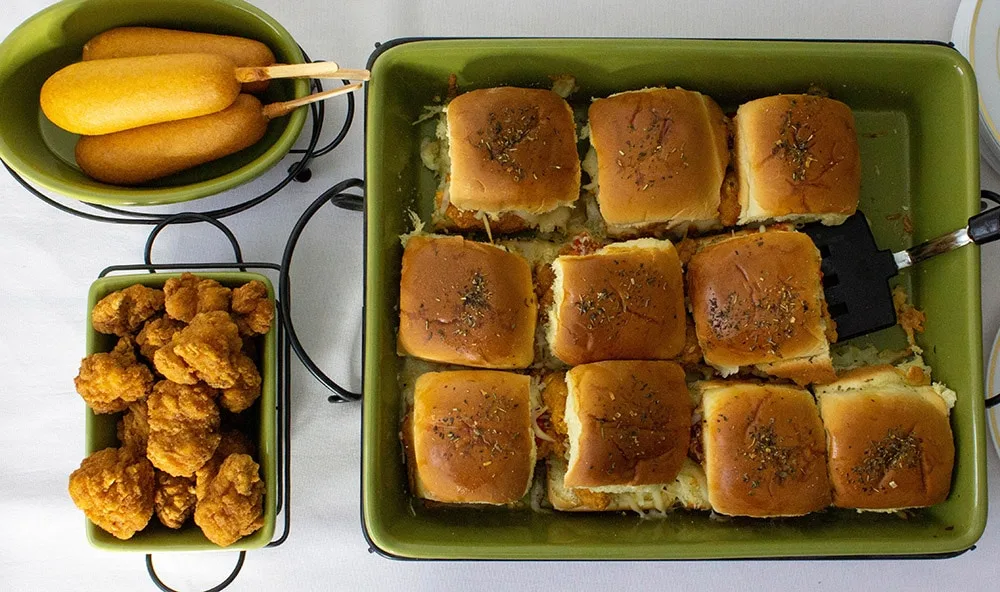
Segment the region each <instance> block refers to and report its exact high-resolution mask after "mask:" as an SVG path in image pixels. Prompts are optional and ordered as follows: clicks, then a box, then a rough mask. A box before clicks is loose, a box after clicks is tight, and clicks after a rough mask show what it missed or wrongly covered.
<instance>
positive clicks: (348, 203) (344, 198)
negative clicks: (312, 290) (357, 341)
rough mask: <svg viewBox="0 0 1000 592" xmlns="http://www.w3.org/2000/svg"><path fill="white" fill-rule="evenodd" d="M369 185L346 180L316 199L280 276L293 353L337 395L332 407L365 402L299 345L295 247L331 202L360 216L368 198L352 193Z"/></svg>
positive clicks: (291, 239) (291, 240) (300, 223)
mask: <svg viewBox="0 0 1000 592" xmlns="http://www.w3.org/2000/svg"><path fill="white" fill-rule="evenodd" d="M364 185H365V182H364V181H363V180H362V179H346V180H344V181H341V182H340V183H337V184H336V185H334V186H333V187H331V188H329V189H327V190H326V191H324V192H323V194H322V195H320V196H319V197H317V198H316V200H315V201H313V202H312V203H311V204H310V205H309V207H308V208H306V211H305V212H303V213H302V215H301V216H300V217H299V219H298V221H297V222H296V223H295V226H294V227H293V228H292V233H291V234H290V235H289V237H288V242H287V243H285V252H284V253H283V254H282V256H281V271H280V273H279V276H278V300H279V302H280V304H279V305H280V306H281V309H282V310H281V316H282V318H283V322H284V323H285V331H286V332H287V334H288V340H289V342H290V343H291V344H292V349H293V350H294V351H295V355H297V356H298V358H299V360H300V361H301V362H302V365H303V366H305V367H306V369H307V370H309V373H310V374H312V375H313V377H314V378H316V380H318V381H319V382H320V383H321V384H322V385H323V386H325V387H326V388H328V389H330V390H331V391H332V392H333V393H334V394H332V395H330V402H331V403H343V402H349V401H357V400H360V399H361V393H355V392H353V391H351V390H349V389H346V388H344V387H342V386H340V385H339V384H337V383H336V382H334V381H333V380H331V379H330V377H328V376H327V375H326V374H325V373H324V372H323V371H322V370H320V369H319V366H317V365H316V363H315V362H313V359H312V358H311V357H310V356H309V354H308V353H306V351H305V348H303V347H302V342H300V341H299V336H298V334H297V333H296V332H295V327H294V324H293V323H292V315H291V301H292V298H291V286H290V271H291V266H292V255H293V254H294V252H295V245H296V244H297V243H298V241H299V236H301V235H302V231H303V230H304V229H305V227H306V225H307V224H308V223H309V220H311V219H312V217H313V216H314V215H315V214H316V212H317V211H319V209H320V208H321V207H323V206H324V205H326V203H327V202H329V203H331V204H333V205H335V206H337V207H338V208H342V209H345V210H350V211H353V212H360V211H362V210H363V209H364V197H363V196H361V195H357V194H355V193H350V192H349V190H351V189H361V190H362V191H364Z"/></svg>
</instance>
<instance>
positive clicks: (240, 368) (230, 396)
mask: <svg viewBox="0 0 1000 592" xmlns="http://www.w3.org/2000/svg"><path fill="white" fill-rule="evenodd" d="M234 360H235V362H234V364H233V365H234V366H235V367H236V370H237V372H238V373H239V378H237V379H236V384H234V385H233V386H232V387H231V388H227V389H223V390H222V393H221V394H220V396H219V404H220V405H222V406H223V407H225V408H226V409H228V410H230V411H232V412H233V413H239V412H241V411H243V410H245V409H249V408H250V406H251V405H253V403H254V401H256V400H257V398H258V397H260V383H261V379H260V372H258V371H257V365H256V364H254V363H253V360H251V359H250V358H248V357H247V356H245V355H243V354H242V353H241V354H237V355H236V356H235V358H234Z"/></svg>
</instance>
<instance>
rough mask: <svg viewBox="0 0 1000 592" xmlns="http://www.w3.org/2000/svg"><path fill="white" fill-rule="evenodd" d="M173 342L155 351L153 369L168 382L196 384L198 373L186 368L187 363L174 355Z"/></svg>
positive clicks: (189, 367)
mask: <svg viewBox="0 0 1000 592" xmlns="http://www.w3.org/2000/svg"><path fill="white" fill-rule="evenodd" d="M172 343H173V342H171V343H169V344H167V345H165V346H163V347H161V348H160V349H158V350H156V353H155V354H154V355H153V367H154V368H156V371H157V372H159V373H160V374H162V375H163V377H164V378H166V379H167V380H169V381H170V382H176V383H177V384H198V373H197V372H195V370H194V368H192V367H191V366H188V364H187V362H185V361H184V360H182V359H181V357H180V356H178V355H177V354H175V353H174V350H173V348H172V347H170V346H171V344H172Z"/></svg>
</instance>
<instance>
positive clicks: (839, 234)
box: [802, 208, 1000, 342]
mask: <svg viewBox="0 0 1000 592" xmlns="http://www.w3.org/2000/svg"><path fill="white" fill-rule="evenodd" d="M802 231H803V232H805V233H806V234H808V235H809V236H810V237H812V239H813V242H815V243H816V247H817V248H818V249H819V252H820V255H822V257H823V262H822V266H821V269H822V270H823V292H824V294H825V295H826V302H827V306H828V307H829V309H830V316H831V317H832V318H833V320H834V321H835V322H836V323H837V341H838V342H839V341H845V340H847V339H851V338H852V337H857V336H859V335H865V334H867V333H871V332H873V331H878V330H879V329H885V328H886V327H891V326H893V325H895V324H896V310H895V308H894V307H893V304H892V291H891V290H890V289H889V279H890V278H891V277H892V276H894V275H896V274H897V273H899V270H901V269H904V268H906V267H909V266H911V265H913V264H915V263H919V262H921V261H924V260H925V259H930V258H931V257H934V256H935V255H940V254H942V253H947V252H948V251H952V250H955V249H957V248H959V247H964V246H965V245H967V244H969V243H976V244H977V245H982V244H985V243H988V242H992V241H994V240H997V239H998V238H1000V208H993V209H991V210H987V211H985V212H983V213H981V214H977V215H975V216H973V217H972V218H969V225H968V226H966V227H965V228H962V229H961V230H956V231H955V232H952V233H949V234H945V235H943V236H939V237H937V238H934V239H931V240H929V241H927V242H925V243H921V244H919V245H917V246H915V247H911V248H909V249H907V250H905V251H899V252H898V253H893V252H892V251H890V250H888V249H884V250H879V248H878V246H877V245H876V244H875V237H874V236H872V231H871V228H869V226H868V220H867V219H866V218H865V216H864V214H862V213H861V212H858V213H856V214H854V215H853V216H851V217H850V218H848V219H847V221H846V222H844V223H843V224H841V225H839V226H823V225H822V224H820V223H818V222H817V223H814V224H808V225H806V226H805V227H804V228H802Z"/></svg>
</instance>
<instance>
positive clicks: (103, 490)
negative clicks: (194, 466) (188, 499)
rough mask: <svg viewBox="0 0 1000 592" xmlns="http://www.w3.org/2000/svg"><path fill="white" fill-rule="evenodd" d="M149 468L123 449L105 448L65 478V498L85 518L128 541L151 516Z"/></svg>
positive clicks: (151, 475) (152, 481)
mask: <svg viewBox="0 0 1000 592" xmlns="http://www.w3.org/2000/svg"><path fill="white" fill-rule="evenodd" d="M153 483H154V477H153V466H152V465H151V464H149V461H148V460H146V458H145V457H142V456H139V455H137V454H135V453H134V452H132V451H131V450H128V449H126V448H105V449H104V450H101V451H100V452H95V453H94V454H92V455H90V456H89V457H87V458H86V459H84V460H83V462H82V463H80V468H79V469H77V470H75V471H73V474H72V475H70V477H69V495H70V497H72V498H73V503H74V504H76V506H77V507H78V508H80V509H81V510H83V513H84V514H86V515H87V518H89V519H90V521H91V522H93V523H94V524H96V525H97V526H99V527H100V528H102V529H104V530H106V531H108V532H109V533H111V534H112V535H114V536H115V537H117V538H119V539H130V538H132V535H134V534H135V533H136V532H138V531H140V530H142V529H143V528H145V527H146V524H147V523H149V519H150V517H151V516H152V515H153Z"/></svg>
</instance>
